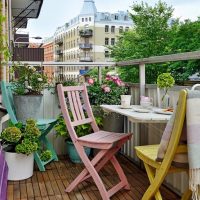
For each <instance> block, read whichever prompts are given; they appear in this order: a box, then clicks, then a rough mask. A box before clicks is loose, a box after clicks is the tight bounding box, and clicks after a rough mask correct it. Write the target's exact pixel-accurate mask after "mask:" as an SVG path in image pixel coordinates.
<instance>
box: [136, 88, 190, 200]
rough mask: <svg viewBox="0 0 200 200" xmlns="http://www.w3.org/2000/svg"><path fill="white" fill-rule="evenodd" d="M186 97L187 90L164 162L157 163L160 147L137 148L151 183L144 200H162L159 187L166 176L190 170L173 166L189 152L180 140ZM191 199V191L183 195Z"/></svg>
mask: <svg viewBox="0 0 200 200" xmlns="http://www.w3.org/2000/svg"><path fill="white" fill-rule="evenodd" d="M186 96H187V92H186V90H181V92H180V95H179V100H178V105H177V109H176V113H175V121H174V125H173V129H172V135H171V138H170V141H169V144H168V147H167V150H166V153H165V156H164V158H163V160H162V162H157V161H156V158H157V152H158V148H159V145H146V146H137V147H135V149H136V154H137V156H138V157H139V158H140V159H141V160H142V161H143V163H144V166H145V169H146V172H147V175H148V178H149V181H150V186H149V187H148V189H147V190H146V192H145V193H144V195H143V197H142V200H149V199H151V198H153V197H155V199H156V200H162V196H161V194H160V191H159V187H160V186H161V184H162V182H163V181H164V179H165V177H166V175H167V174H168V173H175V172H181V171H186V172H188V169H183V168H177V167H173V166H172V165H171V164H172V161H173V159H174V156H175V154H177V153H186V152H187V146H186V145H179V140H180V137H181V133H182V129H183V124H184V120H185V113H186ZM190 197H191V191H190V190H189V189H188V190H187V191H185V193H184V194H183V196H182V200H186V199H189V198H190Z"/></svg>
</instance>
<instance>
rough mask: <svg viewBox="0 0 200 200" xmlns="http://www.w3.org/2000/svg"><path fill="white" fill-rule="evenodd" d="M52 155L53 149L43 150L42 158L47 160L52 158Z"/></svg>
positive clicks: (44, 160)
mask: <svg viewBox="0 0 200 200" xmlns="http://www.w3.org/2000/svg"><path fill="white" fill-rule="evenodd" d="M51 157H52V153H51V151H49V150H46V151H43V152H42V153H41V154H40V159H41V160H42V161H43V162H46V161H48V160H50V159H51Z"/></svg>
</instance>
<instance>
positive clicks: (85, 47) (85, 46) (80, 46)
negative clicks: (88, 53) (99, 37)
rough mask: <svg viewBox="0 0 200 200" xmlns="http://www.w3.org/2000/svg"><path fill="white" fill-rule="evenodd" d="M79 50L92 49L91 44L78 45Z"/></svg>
mask: <svg viewBox="0 0 200 200" xmlns="http://www.w3.org/2000/svg"><path fill="white" fill-rule="evenodd" d="M79 49H92V44H90V43H89V44H87V43H80V44H79Z"/></svg>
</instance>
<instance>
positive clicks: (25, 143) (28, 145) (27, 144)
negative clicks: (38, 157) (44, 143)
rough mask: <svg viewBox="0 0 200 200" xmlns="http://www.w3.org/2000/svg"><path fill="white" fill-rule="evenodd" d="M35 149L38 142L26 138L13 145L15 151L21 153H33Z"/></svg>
mask: <svg viewBox="0 0 200 200" xmlns="http://www.w3.org/2000/svg"><path fill="white" fill-rule="evenodd" d="M37 149H38V143H37V142H34V141H31V140H29V139H27V138H24V139H23V140H22V142H21V144H18V145H16V147H15V151H16V153H22V154H26V155H29V154H31V153H33V152H34V151H37Z"/></svg>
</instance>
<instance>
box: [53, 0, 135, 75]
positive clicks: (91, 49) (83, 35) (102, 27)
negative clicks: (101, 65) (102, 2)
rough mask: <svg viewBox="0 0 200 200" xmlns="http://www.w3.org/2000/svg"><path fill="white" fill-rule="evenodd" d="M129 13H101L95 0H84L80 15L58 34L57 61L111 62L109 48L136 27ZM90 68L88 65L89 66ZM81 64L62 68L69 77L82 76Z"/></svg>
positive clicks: (55, 48)
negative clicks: (123, 33)
mask: <svg viewBox="0 0 200 200" xmlns="http://www.w3.org/2000/svg"><path fill="white" fill-rule="evenodd" d="M132 25H133V23H132V20H131V19H130V18H129V15H128V12H126V11H118V12H116V13H109V12H98V11H97V8H96V6H95V2H94V0H84V3H83V7H82V9H81V11H80V14H79V15H78V16H76V17H74V18H73V19H71V20H70V21H69V22H67V23H65V24H64V25H63V26H61V27H58V28H57V30H56V32H55V34H54V60H55V61H58V62H109V61H112V60H111V58H110V52H109V49H108V48H107V47H108V46H112V45H114V44H115V43H116V41H117V36H119V35H120V33H122V32H123V31H128V30H129V29H130V28H131V27H132ZM86 69H88V68H87V66H86ZM79 70H80V68H79V67H74V66H72V67H71V66H70V67H65V68H63V67H60V72H62V73H64V76H65V77H66V78H75V77H76V76H78V75H79Z"/></svg>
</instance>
